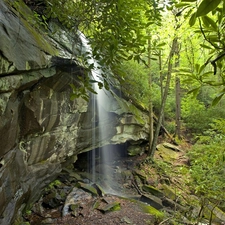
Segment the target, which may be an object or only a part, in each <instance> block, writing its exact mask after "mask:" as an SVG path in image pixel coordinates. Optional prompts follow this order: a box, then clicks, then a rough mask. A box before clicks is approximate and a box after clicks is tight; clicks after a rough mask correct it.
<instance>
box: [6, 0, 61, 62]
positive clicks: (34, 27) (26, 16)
mask: <svg viewBox="0 0 225 225" xmlns="http://www.w3.org/2000/svg"><path fill="white" fill-rule="evenodd" d="M7 2H8V1H7ZM9 4H10V5H11V9H12V10H13V11H14V13H15V14H16V15H17V16H18V17H19V18H20V20H21V22H22V23H23V25H24V27H26V28H27V30H28V31H29V32H30V34H31V35H32V37H33V38H34V40H35V42H36V43H37V46H38V47H39V48H40V49H42V50H43V51H45V52H47V53H49V54H50V55H57V50H56V49H55V48H54V47H53V46H52V45H51V44H50V43H49V42H47V41H46V40H45V39H44V32H40V31H41V22H40V21H39V20H38V19H37V16H35V15H37V14H36V13H35V12H32V11H31V10H30V9H29V8H28V7H27V5H26V4H25V3H24V2H23V1H22V0H17V1H14V2H12V3H9ZM14 9H15V10H14ZM27 66H29V65H27Z"/></svg>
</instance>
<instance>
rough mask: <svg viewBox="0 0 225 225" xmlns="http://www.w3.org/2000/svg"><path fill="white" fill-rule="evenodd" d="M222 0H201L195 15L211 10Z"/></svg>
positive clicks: (204, 13) (202, 14)
mask: <svg viewBox="0 0 225 225" xmlns="http://www.w3.org/2000/svg"><path fill="white" fill-rule="evenodd" d="M221 1H222V0H203V1H202V2H201V3H200V5H199V7H198V9H197V12H196V17H199V16H204V15H206V14H207V13H209V12H211V11H213V10H214V9H215V8H216V7H217V6H218V5H219V4H220V2H221Z"/></svg>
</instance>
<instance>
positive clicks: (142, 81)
mask: <svg viewBox="0 0 225 225" xmlns="http://www.w3.org/2000/svg"><path fill="white" fill-rule="evenodd" d="M114 72H115V73H117V74H118V75H119V79H120V83H121V85H122V86H121V87H122V91H123V92H124V93H125V94H126V95H127V96H128V97H130V98H131V100H135V102H138V103H139V104H141V105H143V106H144V107H145V108H147V107H148V103H149V97H150V91H149V86H148V73H149V71H148V69H147V68H146V67H145V66H144V65H141V64H138V63H137V62H135V61H133V60H131V61H123V63H122V64H121V65H120V66H119V67H117V69H116V70H115V71H114Z"/></svg>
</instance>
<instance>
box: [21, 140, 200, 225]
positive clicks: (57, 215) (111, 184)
mask: <svg viewBox="0 0 225 225" xmlns="http://www.w3.org/2000/svg"><path fill="white" fill-rule="evenodd" d="M159 149H160V150H158V151H157V154H156V161H157V163H153V162H151V161H149V160H146V154H142V155H141V156H140V155H139V156H135V157H123V158H119V159H116V160H115V159H114V160H113V161H112V162H111V163H108V164H107V165H100V164H99V165H98V167H96V168H95V169H96V170H98V172H99V171H107V174H108V175H109V174H111V176H109V177H101V174H98V176H97V177H96V178H95V179H96V180H98V182H92V181H91V179H90V177H91V176H92V175H91V173H90V171H87V167H85V163H83V164H82V163H81V164H82V165H83V168H81V167H79V168H78V169H77V168H76V167H75V168H72V169H65V170H64V171H63V172H62V173H61V175H60V176H59V177H58V178H57V180H56V181H54V182H53V183H52V184H51V185H50V186H49V187H48V188H47V189H46V190H45V193H44V194H43V196H42V198H41V199H40V201H39V202H37V203H36V204H35V205H34V206H33V208H32V210H31V211H28V212H27V213H26V214H25V215H24V220H25V221H27V222H29V223H30V225H39V224H52V225H57V224H66V225H69V224H74V225H103V224H104V225H105V224H107V225H116V224H131V225H147V224H152V225H154V224H160V225H161V224H194V223H193V222H191V221H190V220H189V218H192V217H194V216H195V214H196V213H197V210H196V211H195V210H193V209H191V207H190V208H189V205H188V204H189V203H188V201H187V199H189V198H187V195H190V193H189V190H188V189H186V187H185V184H184V183H185V179H188V177H187V176H186V175H185V176H181V173H180V171H181V170H186V169H187V167H188V164H189V161H188V159H187V158H186V157H185V154H184V151H182V150H180V149H179V148H177V147H176V146H172V145H170V144H164V145H160V146H159ZM166 162H167V163H166ZM101 167H102V169H100V168H101ZM178 171H179V172H178ZM184 173H185V172H184ZM100 180H101V181H100ZM190 209H191V210H190Z"/></svg>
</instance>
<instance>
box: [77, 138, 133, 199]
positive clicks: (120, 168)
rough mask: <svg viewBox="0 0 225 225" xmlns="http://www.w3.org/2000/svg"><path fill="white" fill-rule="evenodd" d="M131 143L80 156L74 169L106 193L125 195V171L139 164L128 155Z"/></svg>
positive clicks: (94, 150) (92, 151)
mask: <svg viewBox="0 0 225 225" xmlns="http://www.w3.org/2000/svg"><path fill="white" fill-rule="evenodd" d="M130 146H131V144H130V143H128V142H126V143H124V144H116V145H112V144H111V145H107V146H104V147H101V148H96V149H93V150H91V151H88V152H84V153H81V154H79V155H78V159H77V161H76V162H75V163H74V169H75V170H77V172H79V173H81V174H83V177H86V178H87V182H93V183H97V184H99V185H100V186H101V187H102V188H103V190H104V191H105V192H106V193H111V194H112V193H113V194H119V195H123V190H124V188H123V186H124V177H123V176H124V174H125V171H127V170H129V169H131V168H133V167H134V165H135V164H136V163H137V162H135V160H133V157H132V156H130V155H129V154H128V151H129V150H128V148H129V147H130Z"/></svg>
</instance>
